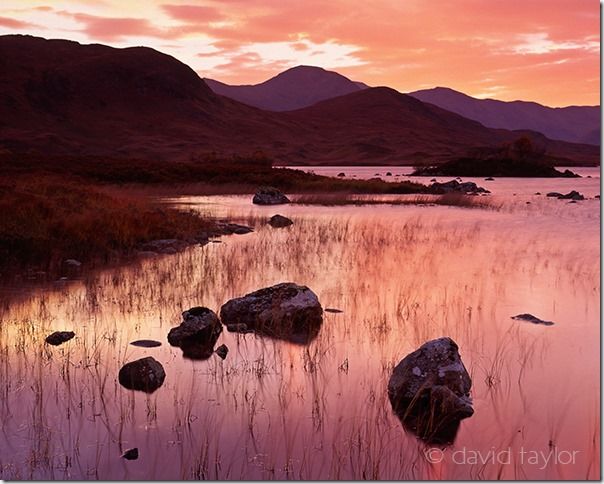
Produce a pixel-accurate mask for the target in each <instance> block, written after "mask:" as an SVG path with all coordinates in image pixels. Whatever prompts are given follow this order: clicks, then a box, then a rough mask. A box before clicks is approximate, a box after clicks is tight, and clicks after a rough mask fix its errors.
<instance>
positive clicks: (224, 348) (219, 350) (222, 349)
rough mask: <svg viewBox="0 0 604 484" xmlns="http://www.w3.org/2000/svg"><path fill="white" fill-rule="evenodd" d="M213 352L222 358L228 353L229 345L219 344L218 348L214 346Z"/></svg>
mask: <svg viewBox="0 0 604 484" xmlns="http://www.w3.org/2000/svg"><path fill="white" fill-rule="evenodd" d="M214 353H216V354H217V355H218V356H219V357H220V358H221V359H223V360H224V359H225V358H226V357H227V355H228V354H229V347H228V346H227V345H220V346H219V347H218V348H216V351H214Z"/></svg>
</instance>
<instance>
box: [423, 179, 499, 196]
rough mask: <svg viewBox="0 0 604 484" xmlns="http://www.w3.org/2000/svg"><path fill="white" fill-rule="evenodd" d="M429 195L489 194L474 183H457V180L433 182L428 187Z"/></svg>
mask: <svg viewBox="0 0 604 484" xmlns="http://www.w3.org/2000/svg"><path fill="white" fill-rule="evenodd" d="M428 192H429V193H435V194H438V195H441V194H444V193H491V192H490V191H489V190H487V189H486V188H482V187H479V186H478V185H476V183H474V182H463V183H462V182H459V181H457V180H451V181H448V182H443V183H439V182H434V183H432V185H430V186H429V187H428Z"/></svg>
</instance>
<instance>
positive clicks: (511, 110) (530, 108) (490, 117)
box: [409, 86, 600, 145]
mask: <svg viewBox="0 0 604 484" xmlns="http://www.w3.org/2000/svg"><path fill="white" fill-rule="evenodd" d="M409 95H410V96H413V97H415V98H417V99H419V100H421V101H424V102H429V103H432V104H435V105H437V106H440V107H442V108H444V109H447V110H448V111H451V112H455V113H457V114H460V115H462V116H464V117H467V118H470V119H474V120H476V121H479V122H480V123H482V124H484V125H485V126H487V127H490V128H500V129H531V130H534V131H538V132H540V133H543V134H544V135H546V136H548V137H549V138H552V139H559V140H562V141H569V142H574V143H588V144H593V145H599V144H600V106H574V105H573V106H565V107H549V106H544V105H542V104H539V103H537V102H534V101H522V100H516V101H501V100H498V99H477V98H474V97H472V96H469V95H468V94H465V93H462V92H459V91H456V90H454V89H451V88H448V87H441V86H439V87H435V88H431V89H423V90H420V91H414V92H410V93H409Z"/></svg>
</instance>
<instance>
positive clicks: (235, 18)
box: [0, 0, 600, 107]
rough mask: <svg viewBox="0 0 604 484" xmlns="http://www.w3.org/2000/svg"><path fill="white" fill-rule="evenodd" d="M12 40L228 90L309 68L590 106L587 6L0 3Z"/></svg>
mask: <svg viewBox="0 0 604 484" xmlns="http://www.w3.org/2000/svg"><path fill="white" fill-rule="evenodd" d="M13 33H22V34H31V35H36V36H40V37H45V38H65V39H70V40H76V41H78V42H82V43H96V42H98V43H103V44H108V45H111V46H115V47H127V46H133V45H145V46H148V47H152V48H155V49H157V50H159V51H162V52H165V53H167V54H170V55H173V56H174V57H176V58H177V59H179V60H181V61H182V62H184V63H186V64H188V65H189V66H191V67H192V68H193V69H194V70H195V71H196V72H197V73H198V74H199V75H200V76H201V77H209V78H213V79H216V80H219V81H221V82H225V83H228V84H256V83H259V82H262V81H265V80H267V79H269V78H271V77H273V76H275V75H277V74H279V73H280V72H282V71H284V70H286V69H289V68H291V67H295V66H297V65H315V66H319V67H323V68H325V69H327V70H334V71H337V72H339V73H341V74H343V75H345V76H347V77H349V78H350V79H352V80H354V81H362V82H365V83H367V84H368V85H370V86H389V87H392V88H395V89H397V90H399V91H401V92H410V91H415V90H418V89H426V88H431V87H436V86H444V87H449V88H451V89H455V90H457V91H461V92H464V93H466V94H469V95H471V96H474V97H479V98H485V97H489V98H494V99H501V100H504V101H512V100H525V101H535V102H539V103H541V104H545V105H548V106H554V107H556V106H568V105H597V104H599V103H600V4H599V2H597V1H595V0H587V1H582V2H576V1H573V0H552V1H547V2H546V1H544V0H526V1H524V2H522V3H520V2H516V1H512V2H490V1H487V0H458V1H456V2H454V3H451V2H447V1H446V0H435V1H431V2H425V1H421V0H405V1H397V0H394V1H392V0H379V1H375V2H370V3H367V4H356V3H355V4H352V3H351V2H347V1H345V0H334V1H330V2H324V1H319V0H307V1H304V2H298V1H294V0H285V1H279V2H268V1H260V0H230V1H228V2H221V1H218V0H201V1H194V0H154V1H141V0H131V1H122V2H120V1H119V0H88V1H72V0H59V1H53V2H48V1H47V2H44V1H40V0H21V1H19V0H5V1H4V2H3V4H2V6H1V7H0V35H4V34H13Z"/></svg>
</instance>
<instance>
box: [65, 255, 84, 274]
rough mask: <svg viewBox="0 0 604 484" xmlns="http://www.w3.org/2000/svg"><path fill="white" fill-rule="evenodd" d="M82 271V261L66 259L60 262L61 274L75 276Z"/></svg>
mask: <svg viewBox="0 0 604 484" xmlns="http://www.w3.org/2000/svg"><path fill="white" fill-rule="evenodd" d="M81 272H82V263H81V262H80V261H79V260H76V259H66V260H64V261H63V263H62V264H61V274H62V275H63V276H66V277H70V278H73V277H77V276H79V275H80V274H81Z"/></svg>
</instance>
